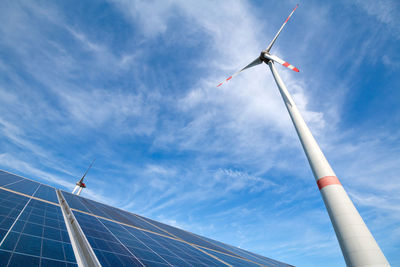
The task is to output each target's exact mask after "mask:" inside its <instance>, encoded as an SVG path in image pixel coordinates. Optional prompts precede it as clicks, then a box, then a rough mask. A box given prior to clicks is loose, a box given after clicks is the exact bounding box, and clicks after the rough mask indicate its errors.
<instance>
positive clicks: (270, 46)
mask: <svg viewBox="0 0 400 267" xmlns="http://www.w3.org/2000/svg"><path fill="white" fill-rule="evenodd" d="M298 6H299V4H297V5H296V7H295V8H294V9H293V11H292V13H290V15H289V17H287V19H286V20H285V22H284V23H283V24H282V26H281V28H280V29H279V31H278V33H277V34H276V35H275V37H274V39H272V42H271V43H270V44H269V45H268V47H267V49H266V50H265V51H267V52H269V50H271V48H272V46H273V45H274V43H275V41H276V38H278V36H279V34H280V33H281V31H282V29H283V27H285V25H286V23H287V22H288V21H289V19H290V17H291V16H292V15H293V13H294V11H295V10H296V9H297V7H298Z"/></svg>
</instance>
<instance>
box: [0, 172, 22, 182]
mask: <svg viewBox="0 0 400 267" xmlns="http://www.w3.org/2000/svg"><path fill="white" fill-rule="evenodd" d="M21 180H23V178H22V177H20V176H17V175H14V174H11V173H7V172H5V171H2V170H0V186H5V185H8V184H11V183H15V182H18V181H21Z"/></svg>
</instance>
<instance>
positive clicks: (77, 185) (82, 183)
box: [72, 159, 96, 196]
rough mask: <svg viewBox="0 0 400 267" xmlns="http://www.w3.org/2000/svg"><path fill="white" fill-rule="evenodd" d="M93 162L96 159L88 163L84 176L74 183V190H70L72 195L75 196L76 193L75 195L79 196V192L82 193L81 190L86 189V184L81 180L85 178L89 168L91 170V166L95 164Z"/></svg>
mask: <svg viewBox="0 0 400 267" xmlns="http://www.w3.org/2000/svg"><path fill="white" fill-rule="evenodd" d="M95 160H96V159H94V160H93V161H92V163H90V165H89V168H87V170H86V172H85V174H84V175H83V176H82V178H81V179H80V180H79V181H78V182H77V183H76V185H75V188H74V190H72V194H75V192H76V195H78V196H79V195H80V194H81V192H82V189H83V188H86V184H85V183H84V182H83V179H84V178H85V176H86V174H87V173H88V171H89V170H90V168H92V165H93V163H94V162H95ZM78 189H79V190H78ZM77 190H78V191H77Z"/></svg>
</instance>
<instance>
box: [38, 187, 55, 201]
mask: <svg viewBox="0 0 400 267" xmlns="http://www.w3.org/2000/svg"><path fill="white" fill-rule="evenodd" d="M33 196H34V197H37V198H40V199H44V200H47V201H50V202H53V203H58V199H57V195H56V190H55V188H54V187H51V186H47V185H44V184H41V185H40V186H39V188H38V190H37V191H36V193H35V194H34V195H33Z"/></svg>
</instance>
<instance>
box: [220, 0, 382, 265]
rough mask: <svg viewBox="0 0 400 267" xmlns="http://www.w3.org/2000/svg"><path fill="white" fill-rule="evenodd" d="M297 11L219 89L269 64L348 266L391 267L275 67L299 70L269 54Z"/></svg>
mask: <svg viewBox="0 0 400 267" xmlns="http://www.w3.org/2000/svg"><path fill="white" fill-rule="evenodd" d="M297 7H298V5H296V7H295V8H294V9H293V11H292V12H291V13H290V15H289V17H288V18H287V19H286V20H285V22H284V23H283V25H282V26H281V28H280V29H279V31H278V33H277V34H276V35H275V37H274V39H272V41H271V43H270V44H269V45H268V47H267V49H265V50H263V51H262V52H261V55H260V56H259V57H258V58H256V59H255V60H253V61H252V62H251V63H250V64H248V65H247V66H246V67H244V68H242V69H241V70H239V71H238V72H236V73H235V74H233V75H232V76H230V77H229V78H227V79H226V80H225V81H223V82H221V83H220V84H218V86H217V87H219V86H221V85H222V84H223V83H224V82H227V81H229V80H230V79H232V78H233V77H234V76H236V75H238V74H239V73H240V72H242V71H244V70H246V69H248V68H251V67H254V66H256V65H259V64H261V63H263V62H264V63H266V64H268V66H269V68H270V69H271V72H272V75H273V76H274V79H275V82H276V84H277V85H278V89H279V92H280V94H281V96H282V98H283V101H284V103H285V105H286V108H287V110H288V112H289V115H290V118H291V119H292V122H293V125H294V127H295V129H296V132H297V135H298V136H299V139H300V142H301V144H302V146H303V149H304V152H305V154H306V156H307V159H308V162H309V164H310V166H311V169H312V172H313V174H314V177H315V180H316V182H317V185H318V188H319V190H320V193H321V195H322V199H323V200H324V203H325V207H326V209H327V210H328V214H329V217H330V219H331V222H332V225H333V228H334V230H335V233H336V237H337V239H338V241H339V245H340V248H341V250H342V253H343V256H344V259H345V261H346V264H347V266H357V267H361V266H363V267H367V266H368V267H372V266H374V267H378V266H379V267H383V266H390V265H389V263H388V261H387V260H386V258H385V256H384V255H383V253H382V251H381V249H380V248H379V246H378V244H377V243H376V241H375V239H374V237H373V236H372V234H371V232H370V231H369V229H368V228H367V226H366V225H365V223H364V221H363V219H362V218H361V216H360V214H359V213H358V211H357V209H356V208H355V207H354V204H353V202H352V201H351V200H350V198H349V196H348V195H347V193H346V191H345V190H344V188H343V186H342V185H341V183H340V181H339V179H338V178H337V177H336V174H335V173H334V172H333V170H332V168H331V166H330V165H329V163H328V161H327V160H326V158H325V156H324V154H323V153H322V151H321V149H320V147H319V145H318V143H317V142H316V140H315V139H314V137H313V135H312V134H311V131H310V129H309V128H308V126H307V124H306V123H305V121H304V119H303V117H302V116H301V114H300V112H299V110H298V109H297V107H296V104H295V103H294V101H293V99H292V97H291V95H290V94H289V91H288V90H287V89H286V86H285V84H284V83H283V81H282V79H281V77H280V76H279V74H278V71H277V70H276V68H275V65H274V63H275V62H277V63H279V64H282V65H283V66H285V67H287V68H289V69H291V70H294V71H296V72H299V70H298V69H297V68H296V67H294V66H292V65H291V64H289V63H288V62H286V61H284V60H282V59H280V58H278V57H277V56H275V55H272V54H270V50H271V48H272V46H273V45H274V43H275V41H276V39H277V38H278V36H279V34H280V33H281V31H282V29H283V27H285V25H286V23H287V22H288V21H289V19H290V17H291V16H292V15H293V13H294V11H295V10H296V8H297Z"/></svg>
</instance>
